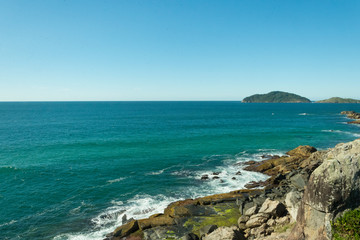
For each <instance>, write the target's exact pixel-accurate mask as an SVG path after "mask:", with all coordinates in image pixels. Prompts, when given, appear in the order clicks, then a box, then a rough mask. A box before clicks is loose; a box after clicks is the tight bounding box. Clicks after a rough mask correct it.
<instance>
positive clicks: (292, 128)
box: [0, 102, 360, 239]
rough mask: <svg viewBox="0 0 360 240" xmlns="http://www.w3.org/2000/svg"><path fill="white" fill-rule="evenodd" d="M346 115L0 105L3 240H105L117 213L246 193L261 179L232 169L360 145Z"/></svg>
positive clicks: (220, 107) (298, 109)
mask: <svg viewBox="0 0 360 240" xmlns="http://www.w3.org/2000/svg"><path fill="white" fill-rule="evenodd" d="M343 110H355V111H360V105H356V104H315V103H310V104H244V103H240V102H73V103H71V102H67V103H61V102H58V103H57V102H56V103H55V102H54V103H0V209H1V214H0V236H1V238H4V237H5V239H102V237H103V236H104V234H106V233H108V232H110V231H112V230H113V229H114V227H115V226H116V225H120V224H121V218H122V216H123V214H126V215H127V217H128V218H130V217H134V218H142V217H147V216H149V215H151V214H153V213H156V212H161V211H162V210H163V209H164V208H165V207H166V205H167V204H168V203H170V202H171V201H175V200H179V199H184V198H190V197H191V198H194V197H199V196H204V195H208V194H213V193H221V192H226V191H230V190H235V189H239V188H242V187H243V186H244V184H245V183H246V182H248V181H251V180H260V179H266V176H263V175H261V174H258V173H250V172H245V171H243V175H242V176H237V179H236V180H233V179H231V178H232V177H233V176H234V174H235V173H236V172H237V171H239V170H241V169H240V168H241V166H235V165H234V163H237V162H241V161H246V160H261V157H260V156H261V155H263V154H268V153H270V154H284V153H285V152H286V151H288V150H290V149H292V148H295V147H297V146H298V145H305V144H306V145H312V146H315V147H316V148H318V149H324V148H328V147H333V146H334V145H335V144H337V143H339V142H345V141H350V140H353V139H355V138H358V137H360V128H359V127H358V126H355V125H348V124H345V122H346V121H347V120H348V119H346V118H345V117H344V116H342V115H340V114H339V113H340V111H343ZM214 171H217V172H220V177H221V179H222V180H223V182H220V181H219V180H212V181H201V180H200V177H201V176H202V175H203V174H206V173H212V172H214Z"/></svg>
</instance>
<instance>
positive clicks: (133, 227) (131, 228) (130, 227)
mask: <svg viewBox="0 0 360 240" xmlns="http://www.w3.org/2000/svg"><path fill="white" fill-rule="evenodd" d="M138 229H139V225H138V221H137V220H133V221H131V222H128V223H127V224H125V225H122V226H120V227H118V228H116V229H115V231H114V232H113V233H114V237H118V238H122V237H125V236H128V235H130V234H131V233H134V232H136V231H137V230H138Z"/></svg>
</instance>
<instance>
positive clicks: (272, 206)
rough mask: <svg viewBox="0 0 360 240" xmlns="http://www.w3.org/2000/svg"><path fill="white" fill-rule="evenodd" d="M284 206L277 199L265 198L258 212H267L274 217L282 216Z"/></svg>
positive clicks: (284, 210) (284, 209) (284, 212)
mask: <svg viewBox="0 0 360 240" xmlns="http://www.w3.org/2000/svg"><path fill="white" fill-rule="evenodd" d="M286 212H287V211H286V207H285V205H284V204H282V203H281V202H279V201H272V200H270V199H266V200H265V202H264V203H263V205H262V206H261V208H260V210H259V213H267V214H270V215H271V216H274V217H282V216H284V215H285V214H286Z"/></svg>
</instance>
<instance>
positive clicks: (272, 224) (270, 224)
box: [267, 218, 276, 227]
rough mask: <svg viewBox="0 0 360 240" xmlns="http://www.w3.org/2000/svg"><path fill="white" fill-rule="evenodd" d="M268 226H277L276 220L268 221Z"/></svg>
mask: <svg viewBox="0 0 360 240" xmlns="http://www.w3.org/2000/svg"><path fill="white" fill-rule="evenodd" d="M267 225H269V226H270V227H273V226H275V225H276V221H275V219H272V218H270V219H269V220H268V221H267Z"/></svg>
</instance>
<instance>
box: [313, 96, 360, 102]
mask: <svg viewBox="0 0 360 240" xmlns="http://www.w3.org/2000/svg"><path fill="white" fill-rule="evenodd" d="M317 103H360V100H356V99H352V98H340V97H332V98H329V99H325V100H321V101H317Z"/></svg>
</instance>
